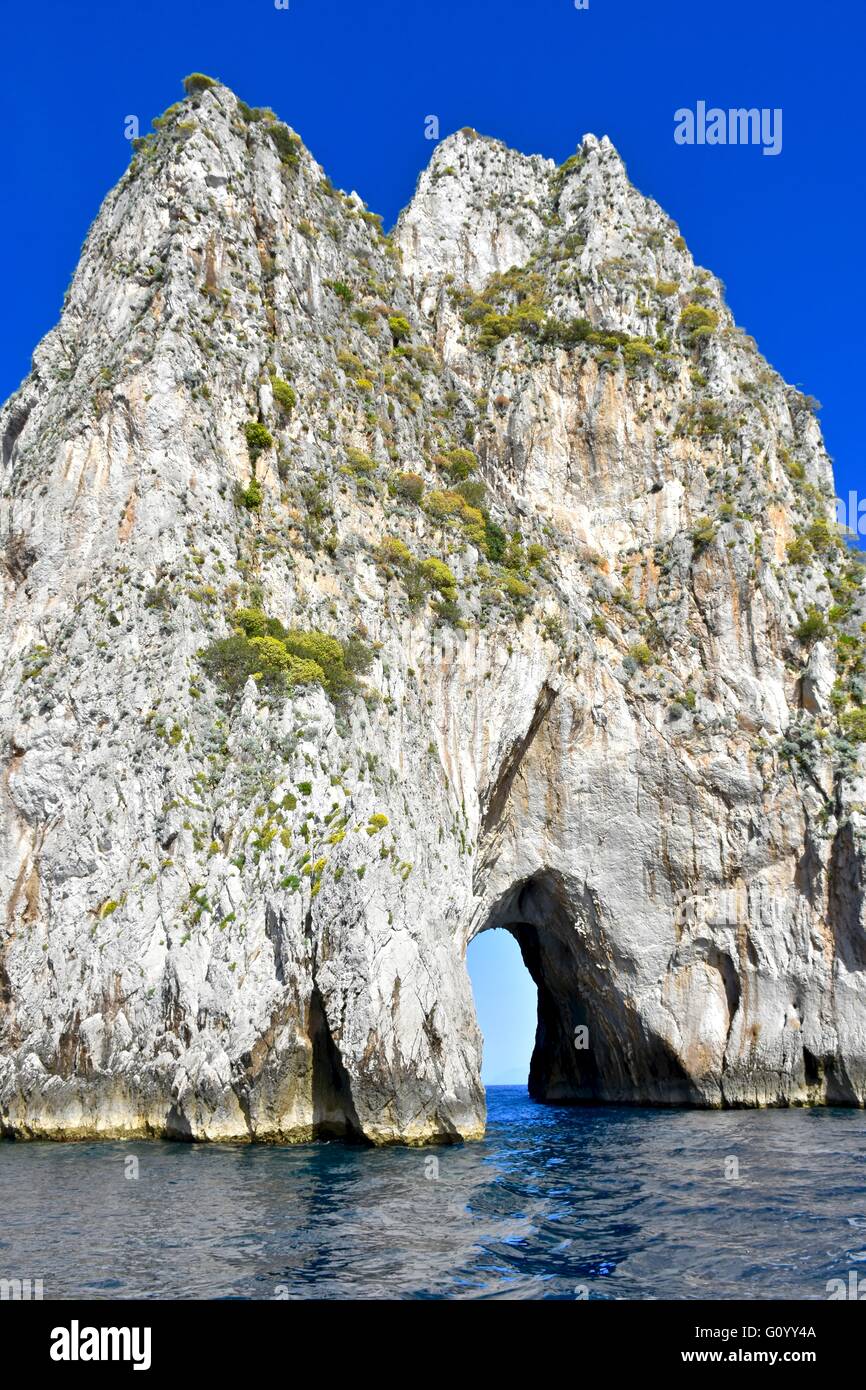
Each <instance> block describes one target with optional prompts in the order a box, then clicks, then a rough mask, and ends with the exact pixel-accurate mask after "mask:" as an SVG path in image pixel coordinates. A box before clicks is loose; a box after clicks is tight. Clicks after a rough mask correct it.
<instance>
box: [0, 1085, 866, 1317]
mask: <svg viewBox="0 0 866 1390" xmlns="http://www.w3.org/2000/svg"><path fill="white" fill-rule="evenodd" d="M488 1102H489V1107H490V1113H489V1125H488V1132H487V1137H486V1138H485V1139H484V1140H483V1141H482V1142H480V1143H475V1144H467V1145H462V1146H455V1147H448V1148H437V1149H426V1150H417V1149H382V1150H372V1149H367V1148H352V1147H345V1146H343V1145H340V1144H336V1143H334V1144H318V1145H313V1144H311V1145H303V1146H298V1147H293V1148H272V1147H251V1146H246V1145H231V1146H227V1147H224V1146H216V1145H213V1146H211V1145H185V1144H161V1143H160V1144H115V1143H111V1144H41V1143H40V1144H14V1143H5V1144H0V1211H2V1221H0V1278H30V1279H37V1278H41V1279H42V1280H43V1287H44V1297H45V1298H46V1299H48V1298H76V1297H78V1298H81V1297H83V1298H259V1299H266V1298H279V1297H283V1298H284V1297H291V1298H309V1297H324V1298H346V1297H351V1298H370V1297H386V1298H431V1297H433V1298H436V1297H451V1298H454V1297H457V1298H489V1297H497V1298H574V1297H576V1296H582V1295H583V1294H584V1293H585V1294H586V1295H587V1296H589V1297H591V1298H675V1299H688V1298H755V1299H773V1298H783V1297H789V1298H791V1297H793V1298H811V1299H825V1298H826V1297H827V1289H826V1285H827V1281H828V1280H830V1279H834V1278H842V1279H845V1280H846V1281H847V1278H848V1272H849V1270H855V1271H857V1273H858V1274H859V1275H860V1276H861V1277H863V1278H864V1281H866V1116H864V1113H863V1112H862V1111H856V1110H850V1111H846V1110H787V1111H779V1110H770V1111H742V1110H741V1111H724V1112H708V1111H694V1110H678V1111H665V1110H642V1109H641V1110H631V1109H627V1110H626V1109H613V1108H610V1109H609V1108H602V1109H598V1108H592V1109H591V1108H575V1109H571V1108H558V1107H549V1106H541V1105H536V1104H534V1103H533V1102H532V1101H530V1100H529V1098H528V1096H527V1094H526V1091H525V1090H524V1089H523V1088H522V1087H513V1086H507V1087H491V1088H490V1089H489V1091H488ZM133 1159H135V1160H137V1170H138V1176H137V1178H135V1177H133V1178H128V1177H126V1176H125V1174H126V1172H127V1171H130V1172H131V1171H134V1170H135V1166H136V1165H135V1164H133V1163H131V1162H130V1160H133ZM731 1159H736V1160H737V1161H738V1164H739V1178H737V1179H735V1180H732V1179H729V1178H726V1177H725V1168H726V1161H728V1162H727V1166H728V1171H732V1165H731V1163H730V1160H731ZM437 1165H438V1168H437ZM864 1287H866V1282H864Z"/></svg>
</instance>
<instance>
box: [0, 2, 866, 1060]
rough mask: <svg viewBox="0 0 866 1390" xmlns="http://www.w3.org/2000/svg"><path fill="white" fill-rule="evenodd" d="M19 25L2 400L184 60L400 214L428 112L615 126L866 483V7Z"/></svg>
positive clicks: (842, 472)
mask: <svg viewBox="0 0 866 1390" xmlns="http://www.w3.org/2000/svg"><path fill="white" fill-rule="evenodd" d="M0 26H2V27H0V145H2V167H3V170H4V184H5V193H6V197H5V200H4V204H5V211H6V215H5V217H4V218H3V219H2V220H0V267H2V280H3V288H2V294H0V316H2V318H0V329H2V332H0V399H3V398H5V397H6V396H7V395H8V394H9V393H10V392H11V391H12V390H14V389H15V388H16V387H17V385H18V384H19V382H20V380H21V379H22V377H23V376H24V375H25V374H26V372H27V370H28V369H29V362H30V354H31V352H32V349H33V347H34V346H35V344H36V342H37V341H38V340H39V338H40V337H41V336H42V335H43V334H44V333H45V332H46V331H47V330H48V329H49V328H50V327H51V325H52V324H53V323H54V322H55V321H56V319H57V316H58V311H59V308H60V304H61V301H62V298H63V293H64V290H65V288H66V286H67V284H68V282H69V279H70V276H71V274H72V271H73V269H74V267H75V263H76V260H77V257H78V252H79V249H80V246H81V243H82V241H83V240H84V237H85V235H86V232H87V229H88V227H89V225H90V223H91V221H92V220H93V218H94V216H95V214H96V211H97V209H98V207H99V204H100V202H101V200H102V198H103V197H104V195H105V193H106V192H107V191H108V189H109V188H110V187H111V185H112V184H113V183H114V182H115V181H116V180H117V179H118V178H119V176H120V174H121V173H122V172H123V169H124V168H125V166H126V164H127V161H128V158H129V149H128V145H127V142H126V140H125V139H124V136H123V131H124V121H125V118H126V117H127V116H128V115H137V116H138V117H139V120H140V122H141V128H142V133H145V132H146V130H147V129H148V128H149V124H150V120H151V118H152V117H153V116H156V115H158V114H159V113H160V112H161V111H163V110H164V109H165V107H167V106H169V105H170V104H171V103H172V102H173V101H175V100H176V99H177V98H178V97H179V96H180V95H182V92H181V85H180V84H181V79H182V77H183V76H184V75H185V74H186V73H187V72H190V71H192V70H201V71H204V72H207V73H210V74H212V75H213V76H216V77H219V78H220V79H221V80H222V81H224V82H226V83H228V85H229V86H231V87H232V88H233V89H234V90H235V91H236V92H237V93H238V95H239V96H242V97H243V98H244V99H245V100H246V101H248V102H250V103H251V104H253V105H267V106H271V107H273V108H274V110H275V111H277V112H278V114H279V115H280V116H282V117H283V119H285V120H287V121H288V122H289V123H290V124H291V125H292V126H294V127H295V129H296V130H298V131H299V132H300V134H301V135H302V137H303V138H304V140H305V142H306V144H307V145H308V146H309V147H310V149H311V150H312V151H313V153H314V154H315V155H316V157H317V158H318V159H319V160H320V161H321V162H322V164H323V165H324V166H325V168H326V170H327V171H328V173H329V175H330V176H331V178H332V179H333V180H334V182H335V183H336V184H338V185H339V186H340V187H342V188H346V189H352V188H354V189H357V191H358V192H359V193H360V194H361V195H362V197H364V198H365V199H366V201H367V203H368V204H369V206H370V207H371V208H372V209H373V210H374V211H377V212H381V213H382V214H383V215H384V217H385V221H386V223H388V224H390V223H391V222H393V220H394V218H395V217H396V214H397V212H398V211H399V209H400V208H401V207H402V206H403V204H404V203H405V202H406V201H407V200H408V199H409V197H410V196H411V194H412V190H413V187H414V184H415V179H416V177H417V174H418V171H419V170H420V169H421V167H422V166H423V165H424V164H425V163H426V162H427V160H428V159H429V157H430V153H431V149H432V145H431V143H430V142H429V141H428V140H426V139H425V138H424V127H425V117H427V116H429V115H436V116H438V118H439V123H440V131H441V134H442V135H446V134H448V133H449V132H450V131H452V130H454V129H457V128H458V127H460V126H463V125H472V126H474V127H476V129H478V130H480V131H482V132H484V133H485V134H489V135H494V136H497V137H499V138H500V139H502V140H505V141H507V142H508V143H509V144H512V145H514V146H516V147H517V148H519V149H521V150H524V151H526V152H527V153H531V152H536V151H537V152H540V153H542V154H545V155H548V156H551V157H552V158H554V159H556V160H563V159H565V158H566V157H567V156H568V155H569V154H571V153H573V151H574V149H575V147H576V145H577V144H578V142H579V141H580V139H581V137H582V135H583V134H584V133H585V132H587V131H593V132H594V133H595V134H597V135H603V134H608V135H609V136H610V138H611V139H612V140H613V142H614V144H615V145H616V146H617V148H618V149H619V151H620V153H621V155H622V156H623V158H624V159H625V161H626V164H627V166H628V169H629V173H630V175H631V178H632V180H633V182H634V183H635V184H636V185H637V186H638V187H639V188H640V189H641V190H642V191H643V192H645V193H647V194H649V195H651V196H652V197H654V198H656V199H657V200H658V201H659V202H660V203H661V204H662V205H663V207H664V208H665V209H666V211H667V212H669V213H670V215H671V216H672V217H674V218H675V219H676V220H677V221H678V222H679V224H680V227H681V230H682V232H683V235H684V236H685V237H686V240H687V241H688V243H689V246H690V247H691V249H692V251H693V253H694V255H695V257H696V258H697V260H698V261H699V262H700V263H701V264H703V265H706V266H708V267H709V268H710V269H711V270H713V271H714V272H715V273H716V274H718V275H720V276H721V278H722V279H723V280H724V281H725V283H726V285H727V289H728V301H729V303H730V305H731V307H732V309H733V310H734V313H735V314H736V317H737V319H738V321H739V322H740V323H741V324H742V325H743V327H744V328H746V329H747V331H748V332H750V333H752V334H754V336H755V337H756V339H757V341H758V344H759V346H760V347H761V349H762V351H763V352H764V354H765V355H766V356H767V357H768V358H769V360H770V361H771V362H772V363H773V365H774V366H776V367H777V368H778V369H779V370H780V371H781V372H782V374H783V375H784V376H785V377H786V378H787V379H788V380H789V381H792V382H794V383H797V384H800V385H802V387H803V388H804V389H805V390H807V391H809V392H810V393H811V394H813V395H814V396H817V397H818V399H819V400H820V401H822V403H823V406H824V409H823V411H822V414H821V420H822V424H823V427H824V431H825V436H826V439H827V443H828V448H829V450H830V453H831V455H832V456H833V457H834V459H835V461H836V469H837V493H838V494H839V495H841V496H845V495H846V494H847V492H848V490H849V489H854V490H856V491H857V492H858V493H859V494H860V495H861V496H862V495H863V494H864V493H866V481H864V470H863V443H862V440H863V434H864V429H863V426H864V411H866V393H864V391H863V386H862V376H863V371H864V363H863V348H862V325H863V320H864V299H866V289H864V275H863V259H864V256H863V247H864V241H863V222H864V210H866V207H864V204H866V198H864V178H866V175H864V159H863V149H864V146H866V139H864V137H866V129H864V127H866V120H864V103H863V98H862V90H863V77H862V66H863V53H864V37H866V18H864V9H863V7H862V6H854V5H852V4H851V3H850V0H844V3H843V0H823V3H822V4H820V5H816V4H814V3H809V4H807V3H805V0H727V3H719V4H716V5H701V4H699V3H696V0H655V3H651V0H589V8H588V9H586V10H577V9H576V8H575V5H574V0H523V3H517V0H437V3H431V0H364V3H363V4H359V3H357V2H356V0H289V7H288V9H285V10H278V9H277V8H276V6H275V5H274V3H273V0H234V2H233V3H229V2H228V0H195V2H193V0H139V2H138V3H137V4H135V5H118V4H117V0H113V2H112V3H106V0H87V3H75V2H74V0H65V2H64V3H61V2H60V0H43V3H40V4H39V5H32V4H31V5H29V6H25V5H23V4H20V3H19V4H18V5H12V4H8V5H6V6H5V7H4V13H3V18H2V20H0ZM698 101H705V102H706V103H707V104H708V105H709V106H719V107H723V108H728V107H739V106H749V107H751V106H755V107H759V108H762V107H768V108H777V107H778V108H781V109H782V112H783V146H782V151H781V153H780V154H779V155H777V156H775V157H767V156H764V155H762V153H761V150H760V149H759V148H755V147H752V146H746V147H743V146H725V147H721V146H707V145H704V146H698V145H695V146H691V147H689V146H682V145H678V144H676V143H675V142H674V138H673V133H674V112H675V111H676V110H677V109H679V108H681V107H692V108H694V107H695V105H696V104H697V102H698ZM863 544H864V545H866V539H864V541H863ZM502 935H503V934H502V933H490V934H489V935H488V937H487V938H486V940H488V941H492V940H496V939H497V938H498V939H501V938H502ZM510 944H511V943H510V942H506V943H505V947H504V949H503V955H502V958H503V959H505V960H506V961H509V962H511V963H510V964H508V965H506V966H503V965H502V963H501V961H500V962H499V964H495V963H494V962H493V956H495V957H496V959H497V960H499V957H500V951H499V949H498V948H494V947H493V946H489V947H487V946H483V944H482V943H479V945H478V946H477V947H476V948H473V952H472V958H473V959H475V958H476V957H477V959H478V961H479V963H478V965H474V966H473V972H474V973H477V972H479V971H484V970H487V971H494V972H495V978H496V980H497V981H498V988H497V990H496V991H494V993H496V994H498V997H499V999H500V1000H501V1001H503V1002H502V1017H503V1019H506V1020H507V1019H508V1018H509V1017H512V1018H515V1019H516V1018H518V1017H520V1018H522V1017H523V1012H522V1011H521V1010H522V1006H518V1005H517V1004H514V1005H512V1004H509V1003H508V999H509V994H510V991H511V990H516V989H517V988H518V985H521V986H522V985H523V984H524V980H525V974H524V972H523V967H522V964H520V963H519V958H517V955H516V948H515V950H514V951H510V952H509V951H508V947H509V946H510ZM505 952H508V954H505ZM491 953H492V954H491ZM482 958H483V960H484V961H485V962H486V964H484V965H482V964H481V960H482ZM514 997H515V999H516V998H517V996H516V995H515V996H514ZM524 1012H525V1011H524ZM488 1026H489V1027H494V1028H495V1025H494V1024H493V1023H491V1024H490V1025H488ZM521 1027H523V1024H521ZM506 1031H507V1030H506ZM524 1033H525V1036H524V1037H523V1043H524V1050H525V1054H526V1057H527V1059H528V1055H529V1051H530V1049H531V1034H532V1028H531V1027H528V1029H524ZM509 1036H510V1038H511V1041H512V1042H513V1041H514V1028H512V1029H511V1032H510V1034H509ZM494 1051H496V1054H497V1056H498V1055H499V1049H498V1048H497V1049H494V1048H493V1047H492V1046H491V1047H489V1048H488V1053H489V1054H490V1057H489V1060H490V1062H491V1065H494V1064H496V1057H494V1056H493V1053H494ZM496 1065H498V1064H496ZM509 1065H510V1063H509Z"/></svg>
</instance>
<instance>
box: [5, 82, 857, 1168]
mask: <svg viewBox="0 0 866 1390" xmlns="http://www.w3.org/2000/svg"><path fill="white" fill-rule="evenodd" d="M189 86H190V88H191V89H192V90H191V94H190V95H189V96H188V97H187V99H186V100H184V101H183V102H182V103H180V104H179V105H178V106H177V107H176V108H172V109H171V110H170V111H168V112H167V113H166V114H165V116H164V117H162V118H161V119H160V120H159V121H158V122H157V123H156V127H157V128H156V131H155V134H154V135H152V136H150V137H148V139H147V140H146V141H143V142H138V143H139V148H138V150H137V152H136V154H135V157H134V159H133V163H132V166H131V168H130V170H129V172H128V173H127V174H126V175H125V176H124V177H123V178H122V179H121V181H120V183H119V184H118V186H117V187H116V188H115V189H114V190H113V192H112V193H110V194H109V196H108V198H107V200H106V202H105V204H104V206H103V208H102V210H101V211H100V213H99V216H98V218H97V220H96V222H95V224H94V226H93V228H92V230H91V232H90V234H89V236H88V238H87V241H86V243H85V246H84V250H83V254H82V258H81V262H80V265H79V267H78V270H77V272H76V274H75V277H74V279H73V282H72V285H71V287H70V290H69V292H68V295H67V297H66V301H65V305H64V308H63V313H62V318H61V321H60V323H59V325H58V327H57V328H56V329H54V330H53V331H52V332H50V333H49V334H48V336H47V337H46V338H45V339H44V341H43V342H42V343H41V344H40V346H39V347H38V348H37V350H36V353H35V356H34V362H33V370H32V373H31V375H30V376H29V377H28V379H27V380H26V381H25V382H24V384H23V385H22V387H21V389H20V390H19V391H18V392H17V393H16V394H15V395H14V396H13V397H12V399H11V400H10V401H9V402H8V403H7V405H6V406H5V408H4V409H3V411H2V414H0V443H2V496H3V505H4V513H3V521H4V532H3V547H4V548H3V552H2V553H3V566H2V578H3V586H4V597H3V617H2V634H0V651H2V678H0V679H2V684H0V723H2V738H3V746H2V799H0V817H2V834H0V885H2V886H0V895H2V904H3V911H2V935H0V1125H2V1130H3V1132H4V1133H6V1134H9V1135H20V1136H56V1137H78V1136H85V1135H153V1136H156V1135H168V1136H181V1137H195V1138H203V1139H245V1138H251V1139H260V1140H300V1139H308V1138H310V1137H313V1136H315V1135H321V1134H340V1133H345V1134H354V1135H363V1136H365V1137H366V1138H367V1139H369V1140H372V1141H374V1142H377V1143H379V1142H389V1141H404V1142H416V1143H422V1142H426V1141H430V1140H435V1139H451V1138H458V1137H460V1136H464V1137H470V1136H477V1135H479V1134H480V1133H481V1132H482V1130H483V1126H484V1098H483V1091H482V1088H481V1085H480V1082H479V1068H480V1051H481V1040H480V1036H479V1033H478V1029H477V1026H476V1022H475V1015H474V1009H473V1002H472V996H471V990H470V985H469V981H468V977H467V973H466V966H465V951H466V946H467V943H468V942H469V941H470V939H471V938H472V937H473V935H475V934H476V933H477V932H479V931H482V930H484V929H486V928H488V927H492V926H506V927H508V928H510V929H511V930H512V931H513V932H514V934H515V935H516V936H517V938H518V940H519V942H520V945H521V948H522V951H523V955H524V958H525V960H526V963H527V966H528V968H529V970H530V972H531V973H532V975H533V976H534V978H535V980H536V981H537V983H538V987H539V1029H538V1036H537V1043H536V1049H535V1054H534V1057H533V1062H532V1073H531V1078H530V1081H531V1088H532V1091H533V1094H535V1095H536V1096H538V1097H539V1098H541V1099H549V1100H590V1099H598V1100H607V1101H614V1102H649V1103H659V1104H680V1103H691V1104H698V1105H707V1106H718V1105H765V1104H782V1105H785V1104H801V1103H815V1102H817V1103H820V1102H833V1103H842V1104H862V1103H863V1102H864V1098H866V914H864V896H863V895H864V825H866V821H864V803H866V777H864V752H863V740H864V738H866V728H864V724H866V714H864V711H863V701H864V696H866V691H864V684H863V637H862V624H863V621H864V618H866V604H864V588H863V582H862V572H861V570H860V569H859V568H858V565H857V563H856V561H855V560H854V559H853V558H852V557H851V555H850V553H849V552H847V551H846V550H845V549H844V547H842V546H841V544H840V542H839V540H838V538H837V536H836V534H835V531H834V528H833V526H832V524H831V522H832V517H833V501H832V499H833V483H832V475H831V468H830V461H829V459H828V457H827V454H826V452H825V450H824V447H823V444H822V441H821V435H820V432H819V428H818V425H817V423H816V420H815V417H814V413H813V404H814V403H813V402H810V401H809V400H808V399H807V398H804V397H803V396H802V394H800V393H799V392H798V391H796V390H794V389H792V388H791V387H788V386H786V385H785V384H784V382H782V381H781V379H780V378H779V377H778V375H777V374H776V373H775V372H774V371H773V370H772V369H771V368H770V367H769V366H768V365H767V363H766V362H765V361H764V360H763V359H762V358H761V357H760V355H759V354H758V351H757V349H756V347H755V344H754V343H753V342H752V340H751V339H750V338H748V337H747V336H746V335H745V334H744V333H743V332H742V331H740V330H739V329H738V328H736V327H735V325H734V323H733V321H732V318H731V315H730V313H729V311H728V310H727V308H726V307H725V305H724V303H723V299H722V287H721V285H720V283H719V282H718V281H717V280H716V279H714V278H713V277H712V276H711V275H710V274H709V273H708V272H706V271H704V270H701V269H699V268H698V267H696V266H695V264H694V263H693V261H692V258H691V256H690V255H689V252H688V250H687V248H686V246H685V243H684V241H683V239H682V238H681V236H680V235H679V233H678V229H677V227H676V226H675V225H673V224H672V222H671V220H670V219H669V218H668V217H667V216H666V215H665V214H664V213H663V212H662V211H661V210H660V208H658V207H657V206H656V205H655V204H654V203H652V202H651V201H649V200H648V199H646V198H645V197H643V196H642V195H641V194H640V193H638V192H637V191H636V190H635V189H634V188H633V187H632V186H631V185H630V184H629V182H628V179H627V177H626V173H625V169H624V167H623V164H622V162H621V160H620V159H619V157H618V155H617V153H616V152H615V150H614V149H613V148H612V146H611V145H610V143H609V141H608V140H607V139H602V140H598V139H596V138H594V137H592V136H587V137H586V138H585V139H584V140H583V142H582V143H581V145H580V146H579V148H578V152H577V153H576V154H575V155H574V156H573V157H572V158H571V159H570V160H568V161H567V162H566V163H565V164H564V165H562V166H561V167H556V166H555V165H554V164H553V163H552V162H551V161H549V160H546V159H543V158H540V157H538V156H531V157H526V156H524V155H521V154H518V153H516V152H514V151H512V150H508V149H506V148H505V147H504V146H502V145H501V144H499V143H498V142H496V141H494V140H490V139H486V138H484V137H482V136H479V135H477V134H476V133H475V132H473V131H468V130H467V131H462V132H460V133H458V134H455V135H453V136H450V137H449V138H448V139H446V140H443V141H442V142H441V144H439V145H438V146H437V147H436V148H435V150H434V153H433V158H432V160H431V162H430V165H429V167H428V168H427V169H426V170H425V172H424V173H423V174H422V175H421V177H420V179H419V182H418V187H417V191H416V193H415V196H414V198H413V200H412V202H411V204H410V206H409V207H408V208H407V209H406V211H405V212H404V213H403V215H402V216H401V218H400V220H399V222H398V224H397V227H396V229H395V231H394V233H393V234H392V235H391V236H390V237H384V236H383V235H382V232H381V226H380V223H379V221H378V219H377V218H376V217H375V216H374V215H373V214H371V213H369V212H368V211H367V210H366V208H365V207H364V204H363V203H362V202H361V201H360V199H359V198H358V197H357V195H355V194H351V195H348V196H347V195H344V194H343V193H341V192H339V191H338V190H336V189H335V188H334V187H333V186H332V185H331V183H330V182H329V180H328V179H327V178H326V176H325V175H324V173H323V171H322V169H321V168H320V167H319V166H318V165H317V164H316V162H315V161H314V159H313V158H312V156H311V155H310V154H309V153H308V151H307V150H306V149H305V148H304V146H303V145H302V144H301V142H300V140H299V139H298V137H297V136H296V135H295V134H294V132H292V131H290V130H289V129H288V128H287V127H286V126H284V125H282V124H281V123H280V122H278V121H277V120H276V118H275V117H273V115H272V113H270V112H268V111H259V110H251V109H250V108H249V107H247V106H245V105H244V103H242V102H239V101H238V100H237V99H236V98H235V96H234V95H233V94H232V93H231V92H230V91H228V90H227V89H226V88H224V87H222V86H218V85H214V86H208V85H207V83H206V81H204V80H200V81H197V82H190V83H189Z"/></svg>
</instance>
